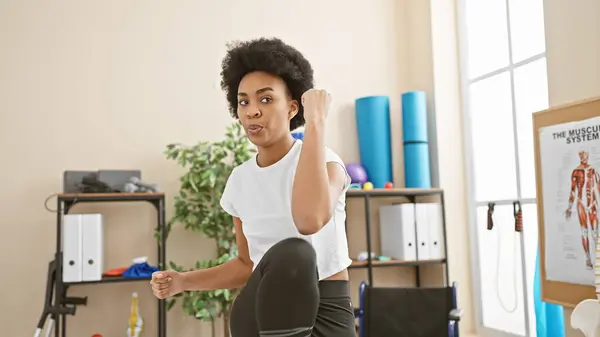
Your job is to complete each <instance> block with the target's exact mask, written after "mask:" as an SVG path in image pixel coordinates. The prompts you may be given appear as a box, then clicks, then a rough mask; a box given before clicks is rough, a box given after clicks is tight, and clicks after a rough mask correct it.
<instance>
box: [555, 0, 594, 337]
mask: <svg viewBox="0 0 600 337" xmlns="http://www.w3.org/2000/svg"><path fill="white" fill-rule="evenodd" d="M544 14H545V25H546V48H547V58H548V93H549V99H550V106H556V105H561V104H565V103H569V102H572V101H577V100H581V99H586V98H590V97H596V96H600V2H598V1H597V0H577V1H563V0H544ZM571 312H572V310H571V309H568V308H565V324H566V325H567V327H566V330H567V336H568V337H575V336H583V335H582V334H580V332H579V331H574V330H573V329H572V328H571V324H570V317H571Z"/></svg>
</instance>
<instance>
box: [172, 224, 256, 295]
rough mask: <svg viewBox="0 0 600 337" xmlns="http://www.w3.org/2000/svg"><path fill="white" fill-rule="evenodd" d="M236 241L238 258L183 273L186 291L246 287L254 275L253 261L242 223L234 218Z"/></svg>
mask: <svg viewBox="0 0 600 337" xmlns="http://www.w3.org/2000/svg"><path fill="white" fill-rule="evenodd" d="M233 224H234V226H235V241H236V243H237V246H238V257H237V258H235V259H233V260H231V261H227V262H225V263H223V264H222V265H220V266H216V267H212V268H207V269H201V270H194V271H189V272H185V273H183V274H182V275H183V287H184V289H185V290H192V291H194V290H201V291H204V290H215V289H232V288H239V287H241V286H244V285H245V284H246V282H247V281H248V278H249V277H250V274H251V273H252V266H253V263H252V260H250V253H249V252H248V241H246V237H245V236H244V232H243V231H242V221H241V220H240V219H239V218H237V217H234V218H233Z"/></svg>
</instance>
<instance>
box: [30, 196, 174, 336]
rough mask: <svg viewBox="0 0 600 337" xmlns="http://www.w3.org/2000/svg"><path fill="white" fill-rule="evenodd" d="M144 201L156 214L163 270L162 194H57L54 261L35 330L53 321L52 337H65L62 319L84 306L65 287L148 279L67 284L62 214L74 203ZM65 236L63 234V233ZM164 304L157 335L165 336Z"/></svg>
mask: <svg viewBox="0 0 600 337" xmlns="http://www.w3.org/2000/svg"><path fill="white" fill-rule="evenodd" d="M132 201H135V202H148V203H150V204H151V205H152V206H154V208H155V209H156V212H157V231H158V233H160V239H159V240H158V242H157V256H158V268H159V269H161V270H163V269H165V263H166V219H165V196H164V194H163V193H82V194H58V196H57V208H56V213H57V217H56V252H55V256H54V260H53V261H51V262H50V264H49V267H48V281H47V284H46V298H45V305H44V312H43V314H42V317H41V319H40V321H39V323H38V328H41V327H43V325H44V322H45V319H46V317H48V316H50V317H51V320H53V321H55V322H56V325H55V329H54V333H55V334H54V336H55V337H59V336H62V337H66V327H67V325H66V316H67V315H72V316H74V315H75V313H76V310H77V306H79V305H86V304H87V297H83V298H78V297H68V296H67V291H68V289H69V287H71V286H76V285H81V284H86V285H90V284H104V283H118V282H136V281H144V282H147V281H148V280H149V278H125V277H112V276H109V277H106V276H103V277H102V278H96V279H95V280H93V281H89V280H82V281H69V282H66V281H65V280H64V279H63V270H64V266H63V264H64V262H63V251H64V241H65V240H64V239H63V226H64V225H65V220H64V218H65V217H64V215H67V214H69V211H70V210H71V208H72V207H73V206H74V205H75V204H80V203H97V202H100V203H103V202H132ZM64 234H66V232H65V233H64ZM96 275H97V274H96ZM166 309H167V308H166V301H165V300H158V336H159V337H166V335H167V322H166V312H167V310H166Z"/></svg>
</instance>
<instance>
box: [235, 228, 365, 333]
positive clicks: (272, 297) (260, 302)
mask: <svg viewBox="0 0 600 337" xmlns="http://www.w3.org/2000/svg"><path fill="white" fill-rule="evenodd" d="M318 280H319V278H318V272H317V259H316V254H315V251H314V249H313V247H312V246H311V245H310V244H309V243H308V242H306V241H304V240H302V239H297V238H292V239H285V240H283V241H281V242H279V243H277V244H275V245H274V246H273V247H271V249H269V250H268V251H267V252H266V253H265V255H264V256H263V258H262V259H261V261H260V263H259V264H258V265H257V266H256V268H255V269H254V271H253V272H252V275H251V276H250V279H249V280H248V283H247V284H246V286H245V287H244V289H243V290H242V292H241V293H240V294H239V296H238V297H237V298H236V300H235V302H234V304H233V308H232V311H231V336H232V337H259V336H260V337H263V336H264V337H266V336H269V337H283V336H285V337H308V336H314V337H325V336H326V337H355V336H356V332H355V328H354V309H353V308H352V302H351V299H350V290H349V286H348V282H347V281H321V282H319V281H318Z"/></svg>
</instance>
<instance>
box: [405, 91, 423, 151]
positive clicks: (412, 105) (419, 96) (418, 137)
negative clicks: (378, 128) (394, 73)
mask: <svg viewBox="0 0 600 337" xmlns="http://www.w3.org/2000/svg"><path fill="white" fill-rule="evenodd" d="M402 137H403V138H404V142H405V143H406V142H428V141H429V138H428V134H427V96H426V94H425V92H424V91H409V92H405V93H404V94H402Z"/></svg>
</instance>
